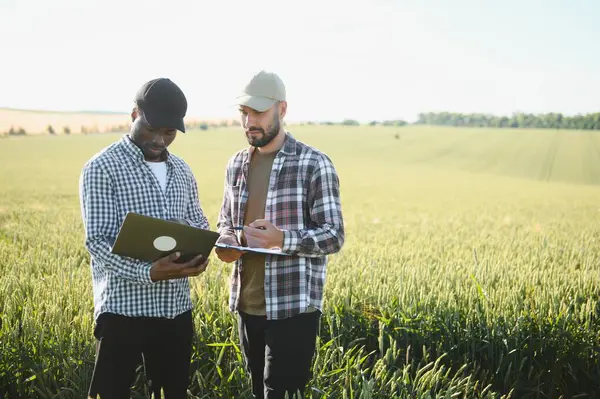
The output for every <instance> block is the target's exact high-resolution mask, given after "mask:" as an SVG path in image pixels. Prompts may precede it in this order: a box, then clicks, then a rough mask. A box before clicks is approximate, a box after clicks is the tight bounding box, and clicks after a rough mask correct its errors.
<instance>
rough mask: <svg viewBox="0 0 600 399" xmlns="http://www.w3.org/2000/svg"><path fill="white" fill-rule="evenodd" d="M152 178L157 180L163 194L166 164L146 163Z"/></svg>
mask: <svg viewBox="0 0 600 399" xmlns="http://www.w3.org/2000/svg"><path fill="white" fill-rule="evenodd" d="M146 164H147V165H148V166H149V167H150V170H151V171H152V173H154V176H156V178H157V179H158V183H159V184H160V188H161V189H162V191H163V193H164V192H165V191H166V189H167V164H166V163H165V162H146Z"/></svg>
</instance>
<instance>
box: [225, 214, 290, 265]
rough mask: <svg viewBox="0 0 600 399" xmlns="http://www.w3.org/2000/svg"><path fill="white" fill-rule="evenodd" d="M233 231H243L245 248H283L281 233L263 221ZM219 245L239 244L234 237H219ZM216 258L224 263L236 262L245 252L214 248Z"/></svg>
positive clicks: (235, 227)
mask: <svg viewBox="0 0 600 399" xmlns="http://www.w3.org/2000/svg"><path fill="white" fill-rule="evenodd" d="M233 229H234V230H243V231H244V237H245V238H246V242H247V246H248V247H252V248H281V247H283V231H281V230H279V229H278V228H277V227H275V226H274V225H273V224H272V223H271V222H269V221H268V220H265V219H257V220H255V221H254V222H252V223H250V224H249V225H248V226H234V227H233ZM217 242H218V243H220V244H227V245H236V246H239V245H240V243H239V242H238V240H237V237H235V236H230V235H226V236H221V237H220V238H219V240H218V241H217ZM215 252H216V254H217V257H218V258H219V259H220V260H221V261H223V262H225V263H231V262H235V261H236V260H238V259H239V258H240V257H241V256H242V255H244V254H245V253H246V252H245V251H239V250H237V249H232V248H216V249H215Z"/></svg>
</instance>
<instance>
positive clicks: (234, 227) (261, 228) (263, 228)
mask: <svg viewBox="0 0 600 399" xmlns="http://www.w3.org/2000/svg"><path fill="white" fill-rule="evenodd" d="M248 227H250V226H248ZM254 228H255V229H259V230H266V229H267V228H266V227H263V226H260V227H254ZM232 229H234V230H244V226H233V227H232Z"/></svg>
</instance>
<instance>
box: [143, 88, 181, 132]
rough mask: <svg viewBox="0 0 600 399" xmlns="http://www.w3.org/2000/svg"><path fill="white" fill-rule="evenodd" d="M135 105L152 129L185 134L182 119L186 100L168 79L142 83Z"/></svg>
mask: <svg viewBox="0 0 600 399" xmlns="http://www.w3.org/2000/svg"><path fill="white" fill-rule="evenodd" d="M135 103H136V105H137V106H138V108H140V109H141V110H142V112H143V114H144V118H145V119H146V121H147V122H148V124H149V125H150V126H152V127H153V128H157V129H158V128H169V129H177V130H179V131H181V132H183V133H185V124H184V123H183V118H184V117H185V114H186V112H187V100H186V98H185V95H184V94H183V91H181V89H180V88H179V86H177V85H176V84H175V83H173V82H172V81H171V80H170V79H167V78H158V79H152V80H150V81H148V82H146V83H144V85H143V86H142V87H141V88H140V89H139V90H138V92H137V94H136V96H135Z"/></svg>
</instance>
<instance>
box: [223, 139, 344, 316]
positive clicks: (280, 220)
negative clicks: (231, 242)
mask: <svg viewBox="0 0 600 399" xmlns="http://www.w3.org/2000/svg"><path fill="white" fill-rule="evenodd" d="M252 151H253V147H249V148H246V149H244V150H241V151H239V152H237V153H236V154H235V155H234V156H233V157H231V159H230V160H229V163H228V165H227V172H226V176H225V190H224V194H223V203H222V206H221V212H220V214H219V220H218V222H217V229H218V231H219V233H220V234H221V235H232V236H233V235H235V236H237V238H238V241H239V240H240V237H239V235H240V234H241V233H240V232H236V231H235V230H233V229H232V228H231V227H232V226H234V225H235V226H241V225H242V224H243V220H244V209H245V207H246V202H247V200H248V188H247V181H248V180H247V179H248V166H249V163H250V157H251V155H252ZM265 219H266V220H268V221H270V222H271V223H273V224H274V225H275V226H276V227H277V228H279V229H280V230H283V234H284V239H283V248H282V251H283V252H286V253H288V254H291V256H279V255H266V259H265V300H266V314H267V319H269V320H272V319H283V318H287V317H291V316H294V315H297V314H299V313H302V312H304V311H306V309H307V308H308V307H309V306H312V307H315V308H317V309H319V310H322V307H323V287H324V285H325V276H326V264H327V255H329V254H333V253H336V252H338V251H339V250H340V249H341V248H342V245H343V244H344V222H343V218H342V209H341V201H340V190H339V179H338V175H337V172H336V170H335V168H334V166H333V163H332V162H331V160H330V159H329V157H328V156H327V155H325V154H324V153H322V152H320V151H318V150H317V149H315V148H312V147H310V146H308V145H306V144H304V143H302V142H300V141H297V140H296V139H294V137H292V135H291V134H290V133H286V139H285V142H284V144H283V147H282V148H281V149H280V150H279V152H278V153H277V156H276V157H275V160H274V162H273V168H272V170H271V177H270V180H269V190H268V193H267V199H266V203H265ZM242 267H243V266H242V261H241V259H238V260H237V261H236V262H235V264H234V268H233V272H232V281H231V292H230V299H229V308H230V310H231V311H237V309H238V302H239V294H240V281H241V275H240V273H241V272H242Z"/></svg>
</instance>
